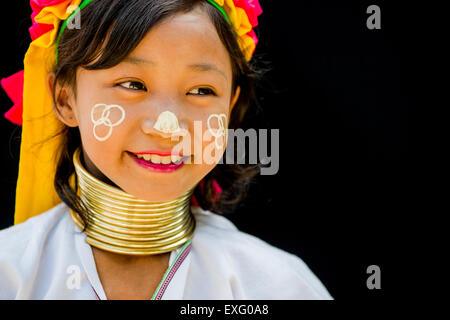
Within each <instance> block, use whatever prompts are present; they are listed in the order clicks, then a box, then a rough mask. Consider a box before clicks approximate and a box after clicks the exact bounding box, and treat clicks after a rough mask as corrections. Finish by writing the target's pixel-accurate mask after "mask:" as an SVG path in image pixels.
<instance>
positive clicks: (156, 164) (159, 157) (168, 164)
mask: <svg viewBox="0 0 450 320" xmlns="http://www.w3.org/2000/svg"><path fill="white" fill-rule="evenodd" d="M127 153H128V155H129V156H130V157H132V158H133V160H134V161H135V162H136V163H137V164H139V165H140V166H142V167H144V168H149V169H153V170H155V171H159V172H172V171H175V170H177V169H179V168H181V167H182V166H183V165H184V162H185V161H186V160H187V159H188V158H189V157H190V156H183V155H178V154H171V153H168V152H159V151H151V152H138V153H132V152H127Z"/></svg>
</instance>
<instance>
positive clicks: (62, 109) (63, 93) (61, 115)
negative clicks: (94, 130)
mask: <svg viewBox="0 0 450 320" xmlns="http://www.w3.org/2000/svg"><path fill="white" fill-rule="evenodd" d="M54 81H55V74H54V73H53V72H51V73H49V74H48V76H47V87H48V90H49V93H50V96H52V91H53V85H54ZM55 85H56V88H55V101H54V106H53V111H54V112H55V114H56V116H57V117H58V119H59V120H60V121H61V122H62V123H64V124H66V125H67V126H69V127H77V126H78V121H77V118H76V115H75V110H74V105H75V104H74V99H73V92H72V90H71V89H70V88H69V87H61V86H60V85H59V84H58V83H56V84H55Z"/></svg>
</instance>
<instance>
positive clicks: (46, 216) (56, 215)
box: [0, 203, 67, 299]
mask: <svg viewBox="0 0 450 320" xmlns="http://www.w3.org/2000/svg"><path fill="white" fill-rule="evenodd" d="M65 212H67V206H66V205H65V204H64V203H61V204H59V205H57V206H55V207H53V208H52V209H50V210H48V211H46V212H44V213H42V214H40V215H37V216H35V217H32V218H30V219H28V220H27V221H25V222H23V223H20V224H18V225H14V226H12V227H9V228H6V229H3V230H0V243H1V244H2V249H1V250H0V287H2V290H1V292H0V298H6V299H8V298H14V297H8V296H4V295H9V294H10V293H11V292H17V290H18V288H19V286H20V285H23V283H21V282H23V280H24V279H26V278H27V277H28V276H29V275H30V274H31V273H32V272H33V270H32V269H33V268H37V264H38V260H39V259H40V256H41V255H42V252H43V251H44V250H45V247H46V246H47V245H48V244H49V242H51V238H52V234H53V233H54V231H55V229H56V227H57V226H58V224H59V222H60V220H61V218H62V217H63V215H64V213H65Z"/></svg>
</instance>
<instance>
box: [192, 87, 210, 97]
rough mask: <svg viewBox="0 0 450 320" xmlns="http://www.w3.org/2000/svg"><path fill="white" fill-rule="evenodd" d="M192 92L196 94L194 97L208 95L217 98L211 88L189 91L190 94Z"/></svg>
mask: <svg viewBox="0 0 450 320" xmlns="http://www.w3.org/2000/svg"><path fill="white" fill-rule="evenodd" d="M191 92H194V95H196V96H205V95H206V96H207V95H213V96H215V95H216V93H215V92H214V91H213V90H211V89H209V88H196V89H193V90H191V91H189V93H191Z"/></svg>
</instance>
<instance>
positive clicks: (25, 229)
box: [0, 203, 333, 300]
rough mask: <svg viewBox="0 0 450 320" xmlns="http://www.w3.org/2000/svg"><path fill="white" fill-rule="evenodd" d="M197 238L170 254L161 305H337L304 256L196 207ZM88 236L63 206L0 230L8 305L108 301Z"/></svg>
mask: <svg viewBox="0 0 450 320" xmlns="http://www.w3.org/2000/svg"><path fill="white" fill-rule="evenodd" d="M192 213H193V214H194V217H195V219H196V221H197V226H196V229H195V233H194V237H193V239H192V240H191V241H190V243H187V244H186V245H185V246H184V247H181V248H179V249H177V250H174V251H172V252H171V253H170V261H169V266H168V269H167V272H166V275H165V276H164V277H163V279H162V280H161V284H160V286H159V288H158V289H157V290H156V291H155V295H154V298H156V299H191V300H197V299H205V300H209V299H217V300H222V299H227V300H231V299H255V300H264V299H269V300H271V299H308V300H309V299H333V298H332V297H331V296H330V294H329V293H328V291H327V290H326V288H325V287H324V286H323V284H322V283H321V282H320V280H319V279H318V278H317V277H316V276H315V275H314V274H313V272H312V271H311V270H310V269H309V268H308V266H307V265H306V264H305V263H304V262H303V261H302V260H301V259H300V258H298V257H297V256H295V255H293V254H290V253H288V252H285V251H282V250H280V249H278V248H275V247H273V246H271V245H270V244H268V243H266V242H264V241H262V240H260V239H258V238H256V237H254V236H252V235H249V234H246V233H243V232H241V231H239V230H238V229H237V228H236V227H235V226H234V224H233V223H232V222H231V221H229V220H228V219H226V218H225V217H223V216H219V215H217V214H214V213H211V212H209V211H204V210H202V209H200V208H198V207H193V208H192ZM85 239H86V235H85V234H84V233H82V232H80V230H79V229H78V227H77V226H76V225H75V224H74V223H73V221H72V219H71V217H70V214H69V208H68V207H67V205H66V204H64V203H61V204H59V205H57V206H55V207H54V208H52V209H50V210H48V211H47V212H45V213H43V214H40V215H38V216H36V217H33V218H30V219H28V220H27V221H26V222H24V223H21V224H19V225H16V226H12V227H10V228H7V229H4V230H2V231H0V299H83V300H86V299H102V300H103V299H106V295H105V292H104V291H103V287H102V284H101V282H100V279H99V276H98V273H97V269H96V266H95V260H94V256H93V254H92V249H91V246H90V245H89V244H87V243H86V241H85Z"/></svg>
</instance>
